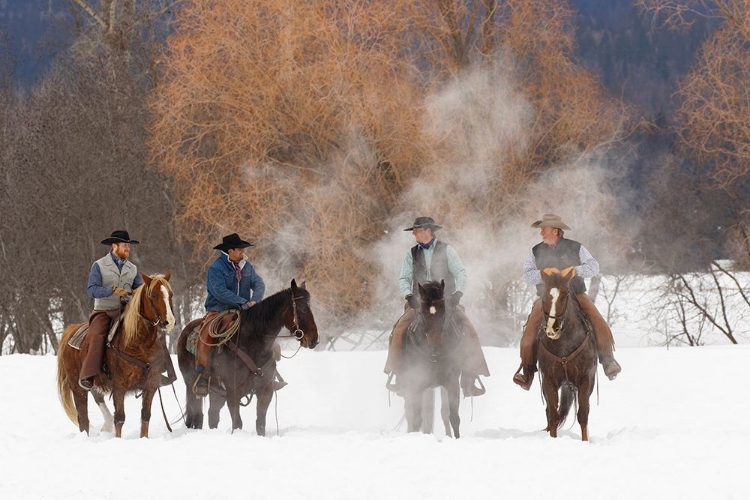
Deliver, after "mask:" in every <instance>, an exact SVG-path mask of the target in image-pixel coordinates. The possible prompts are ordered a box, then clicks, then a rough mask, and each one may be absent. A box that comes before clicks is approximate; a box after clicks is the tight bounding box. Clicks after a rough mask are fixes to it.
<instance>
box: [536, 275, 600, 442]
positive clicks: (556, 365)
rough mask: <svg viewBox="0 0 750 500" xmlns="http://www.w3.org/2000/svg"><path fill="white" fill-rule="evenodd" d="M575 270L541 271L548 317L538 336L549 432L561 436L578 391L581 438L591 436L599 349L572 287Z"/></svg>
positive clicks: (585, 439)
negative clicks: (590, 408)
mask: <svg viewBox="0 0 750 500" xmlns="http://www.w3.org/2000/svg"><path fill="white" fill-rule="evenodd" d="M575 274H576V271H575V268H572V267H569V268H567V269H565V270H563V271H562V272H561V271H558V270H557V269H554V268H548V269H545V270H544V271H543V272H542V280H543V281H544V294H543V295H542V310H543V312H544V318H545V321H544V323H543V324H542V332H543V333H542V335H541V338H540V340H539V371H540V372H541V382H542V392H543V393H544V399H545V400H546V401H547V431H549V433H550V436H552V437H557V429H558V428H559V427H560V426H562V424H563V423H564V422H565V419H566V417H567V416H568V412H569V411H570V407H571V406H572V404H573V401H574V399H575V396H576V393H577V394H578V402H579V403H578V423H579V424H580V425H581V434H582V436H581V438H582V440H583V441H588V439H589V437H588V421H589V398H590V397H591V392H592V391H593V390H594V380H595V376H596V360H597V351H596V343H595V341H594V339H593V338H592V334H591V327H590V325H589V323H588V320H587V319H586V316H585V315H584V313H583V310H582V309H581V305H580V304H579V303H578V301H577V300H576V298H575V293H574V292H572V291H571V290H570V288H569V284H570V281H571V279H573V277H574V276H575ZM558 393H559V396H558ZM558 397H559V399H558Z"/></svg>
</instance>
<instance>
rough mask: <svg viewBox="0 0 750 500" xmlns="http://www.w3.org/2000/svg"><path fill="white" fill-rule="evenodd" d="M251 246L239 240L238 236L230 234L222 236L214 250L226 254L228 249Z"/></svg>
mask: <svg viewBox="0 0 750 500" xmlns="http://www.w3.org/2000/svg"><path fill="white" fill-rule="evenodd" d="M251 246H253V245H252V244H251V243H248V242H247V241H245V240H243V239H241V238H240V235H239V234H237V233H232V234H230V235H227V236H224V237H223V238H222V239H221V243H220V244H218V245H216V246H215V247H214V250H221V251H222V252H226V251H227V250H229V249H230V248H247V247H251Z"/></svg>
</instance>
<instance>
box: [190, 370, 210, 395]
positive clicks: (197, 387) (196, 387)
mask: <svg viewBox="0 0 750 500" xmlns="http://www.w3.org/2000/svg"><path fill="white" fill-rule="evenodd" d="M201 382H203V383H201ZM192 389H193V394H195V395H196V396H198V397H199V398H205V397H206V396H208V382H207V381H206V380H205V379H204V378H203V372H201V373H199V374H198V377H197V378H196V379H195V382H193V387H192Z"/></svg>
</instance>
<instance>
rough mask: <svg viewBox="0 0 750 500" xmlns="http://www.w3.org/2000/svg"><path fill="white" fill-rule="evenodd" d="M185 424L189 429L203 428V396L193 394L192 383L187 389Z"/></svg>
mask: <svg viewBox="0 0 750 500" xmlns="http://www.w3.org/2000/svg"><path fill="white" fill-rule="evenodd" d="M185 405H186V406H187V408H186V409H185V413H186V415H185V425H186V426H187V428H188V429H203V398H199V397H198V396H196V395H195V394H193V390H192V385H188V386H187V387H186V389H185Z"/></svg>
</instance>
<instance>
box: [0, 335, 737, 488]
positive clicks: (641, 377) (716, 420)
mask: <svg viewBox="0 0 750 500" xmlns="http://www.w3.org/2000/svg"><path fill="white" fill-rule="evenodd" d="M485 351H486V355H487V358H488V362H489V365H490V369H491V370H492V372H493V376H492V377H490V378H488V379H486V385H487V394H486V395H485V396H483V397H481V398H476V399H474V401H473V410H472V402H471V401H470V400H462V403H461V418H462V422H461V430H462V434H463V437H462V438H461V439H460V440H452V439H448V438H445V437H444V436H442V435H441V434H442V432H438V434H436V435H423V434H407V433H406V432H405V425H404V424H401V426H400V427H399V421H400V419H401V416H402V413H403V400H402V399H401V398H398V397H393V398H392V399H391V405H390V407H389V404H388V394H387V392H386V390H385V389H384V387H383V384H384V383H385V376H384V375H383V374H382V372H381V368H382V365H383V362H384V359H385V352H383V351H379V352H356V351H355V352H338V353H331V352H321V353H318V352H309V351H304V352H300V353H299V354H298V355H297V356H296V357H295V358H294V359H291V360H282V363H281V364H280V370H281V372H282V374H283V375H284V377H285V378H286V379H287V381H289V382H290V385H289V386H288V387H287V388H285V389H284V390H282V391H281V392H280V393H279V397H278V401H277V402H278V435H277V427H276V421H275V416H274V403H272V406H271V408H270V410H269V423H268V433H269V437H265V438H261V437H258V436H256V435H255V431H254V427H255V426H254V420H255V418H254V403H253V405H252V406H251V407H248V408H245V409H243V418H244V421H245V430H243V431H238V432H235V433H234V434H232V433H231V431H230V423H229V416H228V414H227V413H226V411H225V413H224V414H223V415H222V421H221V424H220V426H219V429H217V430H200V431H196V430H189V431H188V430H186V429H185V428H184V426H183V424H182V423H181V422H177V423H175V424H174V425H173V427H174V432H173V433H169V432H168V431H167V430H166V426H165V424H164V422H163V419H162V417H161V412H160V410H159V405H158V400H155V401H154V408H153V416H152V420H151V433H150V435H151V438H150V439H148V440H146V439H138V432H139V422H138V421H139V408H140V406H139V405H140V400H136V399H135V398H133V397H130V398H128V406H127V421H126V423H125V427H124V430H123V439H115V438H114V437H113V435H111V434H107V433H100V432H99V431H98V426H99V425H101V423H102V418H101V415H100V414H99V411H98V409H97V408H96V407H95V406H94V405H93V403H91V404H90V414H91V417H92V421H93V423H94V425H95V428H94V430H92V434H91V436H86V435H81V434H79V433H78V432H77V428H76V427H75V426H74V425H73V424H72V423H71V422H70V421H69V420H68V419H67V417H66V416H65V414H64V413H63V410H62V408H61V407H60V404H59V402H58V400H57V393H56V386H55V362H56V359H55V357H53V356H27V355H11V356H1V357H0V380H2V383H1V384H0V498H2V499H27V498H28V499H58V498H59V499H74V498H86V499H88V498H107V499H133V498H139V499H140V498H144V499H152V498H153V499H165V498H182V499H185V498H190V499H192V498H196V499H198V498H200V499H214V498H215V499H224V498H230V497H238V498H253V499H270V498H273V499H296V498H300V499H302V498H304V499H307V500H312V499H318V498H320V499H323V498H325V499H331V498H333V499H345V498H346V499H349V498H372V499H383V498H389V499H401V498H403V499H414V498H430V499H431V498H446V499H449V498H450V499H455V498H477V499H483V498H524V499H527V498H550V497H552V496H554V497H555V498H561V499H565V498H576V499H597V500H599V499H617V498H622V499H635V498H638V499H650V498H658V499H709V498H710V499H719V498H723V499H741V498H750V474H748V473H747V469H748V460H747V456H748V450H749V449H750V428H749V427H748V426H747V425H745V424H746V420H745V419H746V418H747V416H748V415H750V377H748V375H747V369H746V367H747V366H749V365H750V346H748V345H742V346H726V345H720V346H710V347H702V348H678V349H674V348H673V349H670V350H667V349H664V348H620V349H619V350H618V352H617V357H618V359H619V361H620V362H621V364H622V366H623V372H622V374H621V375H620V377H619V378H618V379H617V380H616V381H614V382H609V381H607V380H602V379H600V385H599V404H598V406H597V404H596V402H597V401H596V392H595V393H594V396H593V397H592V411H591V416H590V424H589V432H590V436H591V441H590V442H589V443H584V442H581V441H580V428H579V427H578V424H577V423H572V422H569V423H567V424H566V426H565V427H564V430H563V431H562V433H561V437H560V438H558V439H556V440H553V439H552V438H549V437H548V436H547V435H546V433H545V432H543V431H541V429H543V428H544V426H545V418H544V406H543V403H542V401H541V395H540V391H539V384H538V380H537V381H535V382H534V386H533V387H532V390H531V392H524V391H522V390H520V389H519V388H517V387H515V386H514V385H513V383H512V382H511V376H512V374H513V372H514V371H515V368H516V366H517V359H518V354H517V350H516V349H515V348H512V349H511V348H509V349H502V348H486V349H485ZM600 375H601V370H600ZM175 386H176V388H177V394H178V398H179V402H180V404H184V398H185V394H184V386H182V384H181V383H178V384H175ZM163 394H164V396H165V405H166V408H167V414H168V415H169V416H170V418H172V419H179V417H180V409H179V407H178V403H177V401H176V400H175V398H174V396H173V395H172V392H171V390H168V391H163ZM472 414H473V420H472Z"/></svg>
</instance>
